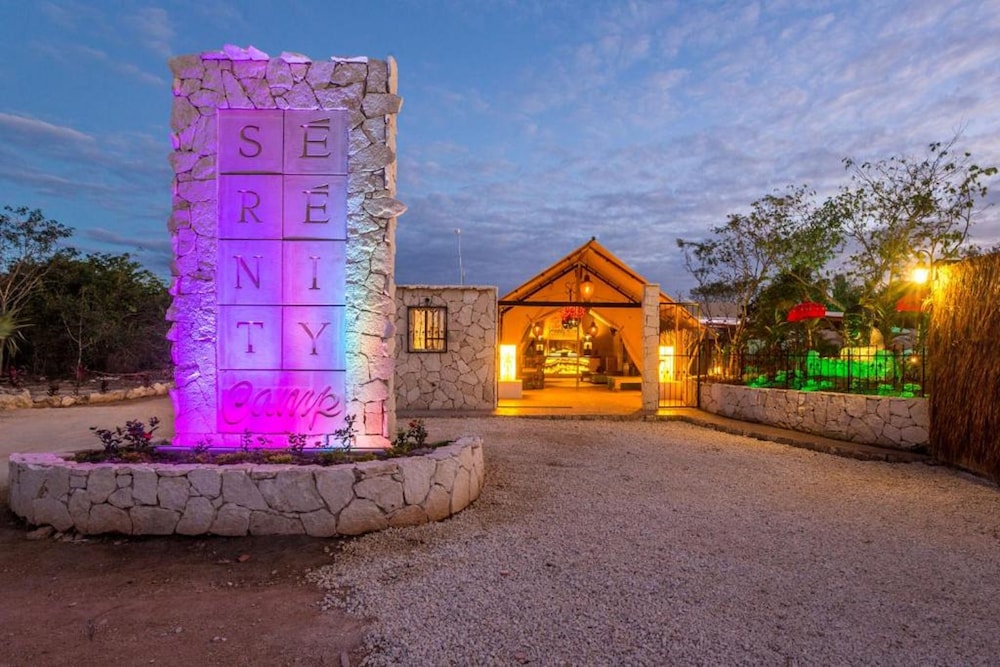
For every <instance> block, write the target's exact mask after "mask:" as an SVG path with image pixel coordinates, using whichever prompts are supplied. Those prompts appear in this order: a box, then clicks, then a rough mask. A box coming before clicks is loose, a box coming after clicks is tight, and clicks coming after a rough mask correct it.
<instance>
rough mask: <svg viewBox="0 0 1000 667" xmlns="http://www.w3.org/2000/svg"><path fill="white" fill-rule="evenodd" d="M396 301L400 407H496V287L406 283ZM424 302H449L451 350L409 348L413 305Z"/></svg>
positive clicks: (423, 303)
mask: <svg viewBox="0 0 1000 667" xmlns="http://www.w3.org/2000/svg"><path fill="white" fill-rule="evenodd" d="M396 304H397V310H396V408H397V409H398V410H493V409H494V408H496V406H497V394H496V389H497V369H496V365H497V330H496V328H497V290H496V288H495V287H467V286H461V287H456V286H431V285H400V286H399V287H398V288H397V290H396ZM424 305H430V306H447V307H448V350H447V352H408V351H407V347H408V346H407V334H408V332H407V321H406V313H407V307H408V306H424Z"/></svg>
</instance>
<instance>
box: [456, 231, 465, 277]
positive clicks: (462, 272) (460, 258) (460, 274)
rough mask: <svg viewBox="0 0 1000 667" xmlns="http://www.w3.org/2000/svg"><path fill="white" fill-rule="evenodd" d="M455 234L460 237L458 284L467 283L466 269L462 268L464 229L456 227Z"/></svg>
mask: <svg viewBox="0 0 1000 667" xmlns="http://www.w3.org/2000/svg"><path fill="white" fill-rule="evenodd" d="M455 236H457V237H458V284H459V285H465V269H464V268H462V230H461V229H457V228H456V229H455Z"/></svg>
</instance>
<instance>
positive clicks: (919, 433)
mask: <svg viewBox="0 0 1000 667" xmlns="http://www.w3.org/2000/svg"><path fill="white" fill-rule="evenodd" d="M701 408H702V409H703V410H705V411H706V412H711V413H714V414H717V415H722V416H724V417H732V418H733V419H742V420H743V421H749V422H757V423H760V424H770V425H771V426H780V427H781V428H788V429H792V430H794V431H803V432H805V433H815V434H816V435H823V436H827V437H830V438H837V439H839V440H848V441H851V442H861V443H865V444H869V445H881V446H883V447H895V448H898V449H913V448H915V447H921V446H925V445H927V443H928V431H929V427H930V418H929V413H928V409H927V399H926V398H893V397H887V396H864V395H857V394H836V393H832V392H824V391H794V390H788V389H755V388H752V387H742V386H738V385H731V384H717V383H712V384H703V385H702V386H701Z"/></svg>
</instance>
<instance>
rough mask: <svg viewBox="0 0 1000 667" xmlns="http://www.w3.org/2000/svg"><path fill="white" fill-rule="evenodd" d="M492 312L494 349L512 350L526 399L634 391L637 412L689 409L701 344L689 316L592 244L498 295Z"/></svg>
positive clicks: (697, 327)
mask: <svg viewBox="0 0 1000 667" xmlns="http://www.w3.org/2000/svg"><path fill="white" fill-rule="evenodd" d="M498 306H499V331H498V337H499V341H500V344H503V345H515V346H517V353H518V361H517V365H518V369H519V375H520V378H521V380H522V382H523V386H524V389H525V390H528V391H531V390H540V391H544V390H545V388H546V387H553V386H557V387H561V388H567V387H573V388H577V389H589V388H598V389H603V390H605V391H614V392H633V391H634V392H635V402H636V410H639V409H642V410H643V411H655V409H656V407H659V406H661V405H665V404H674V405H676V404H683V405H694V404H695V402H696V401H697V396H696V392H695V391H691V388H690V387H689V386H688V384H689V383H688V377H689V376H691V374H690V373H689V369H690V368H692V367H696V364H695V366H692V358H691V355H696V351H697V348H698V344H697V343H698V340H699V338H700V335H701V327H700V325H699V324H698V318H697V313H696V312H695V313H692V312H691V311H690V310H689V309H688V308H687V307H686V306H687V304H679V303H677V302H675V301H673V300H672V299H670V298H669V297H668V296H666V295H665V294H663V293H662V292H660V290H659V286H657V285H651V284H650V283H648V282H647V281H646V280H645V279H644V278H643V277H642V276H640V275H639V274H637V273H636V272H635V271H633V270H632V269H631V268H629V267H628V266H627V265H626V264H625V263H624V262H622V261H621V260H620V259H618V258H617V257H616V256H615V255H614V254H612V253H611V252H610V251H609V250H608V249H607V248H605V247H603V246H602V245H601V244H599V243H598V242H597V240H596V239H593V238H592V239H590V241H588V242H587V243H585V244H584V245H582V246H580V247H579V248H577V249H576V250H574V251H573V252H571V253H569V254H568V255H566V256H565V257H564V258H562V259H561V260H559V261H558V262H556V263H555V264H553V265H552V266H550V267H549V268H547V269H545V270H544V271H542V272H541V273H539V274H538V275H536V276H535V277H533V278H532V279H530V280H529V281H527V282H526V283H524V284H523V285H521V286H520V287H518V288H516V289H515V290H513V291H511V292H510V293H508V294H506V295H504V296H503V297H502V298H501V299H500V301H499V304H498ZM668 353H669V354H668ZM693 377H695V378H696V377H697V374H696V373H695V374H694V375H693ZM667 383H669V384H667Z"/></svg>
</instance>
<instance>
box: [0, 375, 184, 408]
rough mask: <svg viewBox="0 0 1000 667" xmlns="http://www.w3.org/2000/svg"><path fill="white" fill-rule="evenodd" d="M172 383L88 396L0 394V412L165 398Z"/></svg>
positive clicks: (22, 392) (26, 393) (23, 393)
mask: <svg viewBox="0 0 1000 667" xmlns="http://www.w3.org/2000/svg"><path fill="white" fill-rule="evenodd" d="M172 386H173V383H169V384H161V383H159V382H156V383H154V384H152V385H150V386H148V387H133V388H132V389H113V390H111V391H105V392H96V391H95V392H91V393H88V394H79V395H77V394H73V395H57V396H49V395H47V394H43V395H38V394H34V395H32V393H31V392H30V391H28V390H27V389H24V390H22V391H19V392H14V393H0V410H16V409H18V408H68V407H71V406H73V405H94V404H97V403H114V402H116V401H130V400H133V399H136V398H148V397H150V396H166V395H167V394H168V393H169V392H170V388H171V387H172Z"/></svg>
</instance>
